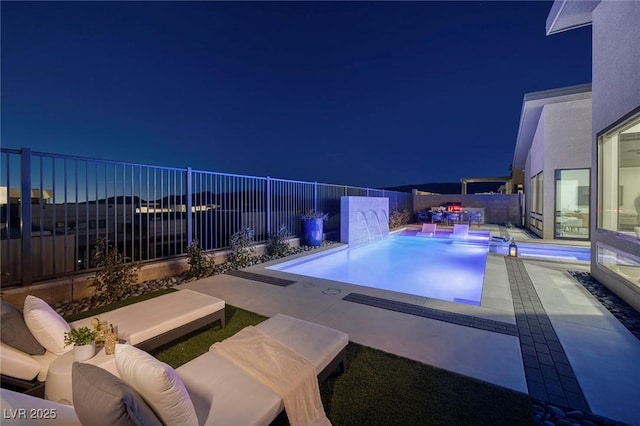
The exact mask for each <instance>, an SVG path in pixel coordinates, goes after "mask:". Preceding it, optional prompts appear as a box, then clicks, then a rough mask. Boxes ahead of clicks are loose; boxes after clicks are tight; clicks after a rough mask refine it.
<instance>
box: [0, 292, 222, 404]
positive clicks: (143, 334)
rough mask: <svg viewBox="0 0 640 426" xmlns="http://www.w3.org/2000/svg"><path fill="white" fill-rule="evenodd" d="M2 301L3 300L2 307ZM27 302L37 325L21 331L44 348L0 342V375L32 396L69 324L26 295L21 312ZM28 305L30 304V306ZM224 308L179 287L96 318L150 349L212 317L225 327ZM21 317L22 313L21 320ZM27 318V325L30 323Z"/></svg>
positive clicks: (55, 356)
mask: <svg viewBox="0 0 640 426" xmlns="http://www.w3.org/2000/svg"><path fill="white" fill-rule="evenodd" d="M6 303H7V302H3V309H4V307H5V306H6V305H5V304H6ZM28 306H29V312H32V313H34V314H33V315H31V316H33V317H36V318H37V319H38V320H39V321H40V324H39V325H37V326H35V327H36V330H35V331H34V330H33V329H29V330H27V331H26V333H29V332H31V335H29V336H27V337H30V338H31V337H35V338H36V340H38V342H40V344H42V346H44V347H45V349H46V352H44V354H43V355H30V354H28V353H26V352H23V351H21V350H18V349H16V348H15V347H13V346H10V345H8V344H6V343H3V342H0V373H1V374H2V383H3V387H6V385H8V386H11V387H14V388H19V389H22V390H24V391H25V392H27V393H30V394H32V395H36V396H43V395H44V387H43V384H44V382H45V380H46V379H47V375H48V371H49V366H50V365H51V364H52V363H53V362H55V361H56V360H57V359H58V358H60V357H61V356H62V355H64V354H65V353H66V352H67V351H68V350H69V349H71V348H70V347H67V348H65V347H64V332H65V330H66V329H65V327H67V329H68V326H67V325H66V322H65V321H64V320H63V319H62V317H60V316H59V315H58V314H56V313H55V311H54V310H53V309H52V308H51V307H49V306H48V305H47V304H46V302H44V301H42V300H41V299H38V298H36V297H33V296H27V299H26V300H25V311H26V310H27V307H28ZM31 306H34V307H35V308H34V309H33V310H31V308H30V307H31ZM224 308H225V303H224V301H223V300H220V299H218V298H216V297H212V296H209V295H206V294H203V293H198V292H195V291H193V290H178V291H175V292H172V293H168V294H165V295H162V296H159V297H155V298H152V299H149V300H145V301H143V302H140V303H136V304H133V305H129V306H125V307H122V308H118V309H115V310H113V311H109V312H105V313H103V314H100V318H101V319H102V320H104V321H107V322H109V323H112V324H114V325H117V326H118V333H119V337H120V338H121V339H124V340H125V341H126V342H127V343H130V344H132V345H134V346H137V347H139V348H141V349H143V350H150V349H153V348H156V347H158V346H161V345H163V344H165V343H168V342H170V341H172V340H175V339H176V338H178V337H181V336H183V335H185V334H187V333H189V332H191V331H194V330H197V329H199V328H201V327H203V326H205V325H207V324H210V323H213V322H216V321H219V322H220V326H221V327H223V328H224V326H225V316H224ZM3 316H4V311H3ZM26 316H27V314H25V320H26ZM3 319H4V318H3ZM26 322H27V325H28V324H29V321H26ZM31 323H32V326H31V327H34V326H33V321H31ZM90 323H91V318H87V319H83V320H78V321H74V322H72V323H70V324H69V326H71V328H78V327H82V326H89V327H91V324H90ZM3 330H4V325H3ZM9 332H13V330H12V331H9ZM2 340H3V341H4V340H5V339H4V338H3V339H2ZM47 341H48V342H49V345H48V344H47ZM52 346H53V347H52Z"/></svg>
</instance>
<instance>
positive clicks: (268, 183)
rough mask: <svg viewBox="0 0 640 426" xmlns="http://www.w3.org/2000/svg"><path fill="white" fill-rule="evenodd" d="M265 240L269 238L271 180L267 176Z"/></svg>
mask: <svg viewBox="0 0 640 426" xmlns="http://www.w3.org/2000/svg"><path fill="white" fill-rule="evenodd" d="M266 206H267V227H266V228H267V238H271V178H270V177H269V176H267V202H266Z"/></svg>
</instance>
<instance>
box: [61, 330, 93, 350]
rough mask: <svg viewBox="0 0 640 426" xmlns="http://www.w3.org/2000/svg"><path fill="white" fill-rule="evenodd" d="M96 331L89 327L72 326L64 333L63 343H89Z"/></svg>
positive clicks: (91, 341)
mask: <svg viewBox="0 0 640 426" xmlns="http://www.w3.org/2000/svg"><path fill="white" fill-rule="evenodd" d="M97 335H98V333H97V332H96V331H94V330H91V329H90V328H89V327H80V328H72V329H71V331H68V332H66V333H64V345H65V346H69V345H76V346H82V345H90V344H91V343H93V342H94V341H95V340H96V336H97Z"/></svg>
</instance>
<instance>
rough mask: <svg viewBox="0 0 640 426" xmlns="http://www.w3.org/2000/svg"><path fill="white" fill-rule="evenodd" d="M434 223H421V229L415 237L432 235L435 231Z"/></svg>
mask: <svg viewBox="0 0 640 426" xmlns="http://www.w3.org/2000/svg"><path fill="white" fill-rule="evenodd" d="M436 226H437V225H436V224H435V223H423V224H422V229H421V230H420V231H418V232H417V233H416V237H433V236H434V235H435V233H436Z"/></svg>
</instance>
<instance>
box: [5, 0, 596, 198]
mask: <svg viewBox="0 0 640 426" xmlns="http://www.w3.org/2000/svg"><path fill="white" fill-rule="evenodd" d="M550 8H551V2H543V1H536V2H520V1H519V2H501V1H500V2H498V1H496V2H374V3H369V2H351V3H343V2H318V3H313V2H274V3H271V2H269V3H267V2H259V3H251V2H158V3H156V2H87V3H84V2H26V3H25V2H15V3H14V2H4V1H3V2H2V3H1V12H2V22H1V24H2V29H1V31H2V33H1V36H2V39H1V41H2V58H1V59H2V98H1V100H2V105H1V106H2V117H1V118H2V134H1V136H2V146H3V147H10V148H20V147H28V148H31V149H32V150H34V151H44V152H53V153H63V154H74V155H79V156H88V157H94V158H104V159H113V160H121V161H131V162H138V163H146V164H155V165H163V166H173V167H186V166H191V167H193V168H194V169H199V170H210V171H220V172H229V173H238V174H248V175H258V176H267V175H269V176H272V177H280V178H290V179H301V180H309V181H318V182H327V183H338V184H350V185H357V186H368V187H384V186H394V185H404V184H412V183H424V182H447V181H448V182H452V181H459V179H460V178H461V177H473V176H503V175H508V174H509V165H510V164H511V160H512V157H513V150H514V147H515V139H516V135H517V131H518V122H519V117H520V110H521V106H522V97H523V95H524V94H525V93H527V92H533V91H539V90H546V89H553V88H558V87H563V86H570V85H575V84H582V83H587V82H590V81H591V28H590V27H587V28H582V29H579V30H576V31H569V32H566V33H562V34H558V35H554V36H545V22H546V18H547V15H548V12H549V10H550Z"/></svg>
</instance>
